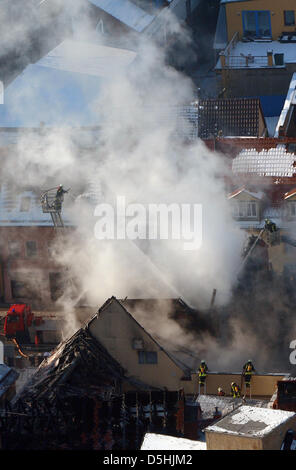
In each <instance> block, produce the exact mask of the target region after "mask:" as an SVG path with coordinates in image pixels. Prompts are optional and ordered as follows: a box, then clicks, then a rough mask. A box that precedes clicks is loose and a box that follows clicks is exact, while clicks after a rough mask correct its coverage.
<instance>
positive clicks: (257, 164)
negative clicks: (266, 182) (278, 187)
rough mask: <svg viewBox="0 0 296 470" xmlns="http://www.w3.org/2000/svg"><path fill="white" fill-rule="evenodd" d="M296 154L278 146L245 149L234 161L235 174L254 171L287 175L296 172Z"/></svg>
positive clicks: (267, 174) (290, 175) (262, 173)
mask: <svg viewBox="0 0 296 470" xmlns="http://www.w3.org/2000/svg"><path fill="white" fill-rule="evenodd" d="M294 162H295V155H294V154H293V153H288V152H287V151H286V149H285V147H282V146H278V147H277V148H271V149H269V150H264V149H263V150H262V151H261V152H257V151H256V150H255V149H244V150H242V151H241V152H240V153H239V155H238V156H237V157H235V158H234V160H233V162H232V171H233V173H234V174H241V173H243V174H246V173H254V174H256V175H260V176H286V177H292V176H293V175H294V174H295V166H294Z"/></svg>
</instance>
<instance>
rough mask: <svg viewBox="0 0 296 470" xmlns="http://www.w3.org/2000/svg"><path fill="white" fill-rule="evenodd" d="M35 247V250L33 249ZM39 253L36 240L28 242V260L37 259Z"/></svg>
mask: <svg viewBox="0 0 296 470" xmlns="http://www.w3.org/2000/svg"><path fill="white" fill-rule="evenodd" d="M30 244H31V245H30ZM33 244H34V245H33ZM33 246H34V247H35V248H33ZM37 252H38V248H37V242H36V241H34V240H29V241H27V242H26V256H27V258H36V256H37Z"/></svg>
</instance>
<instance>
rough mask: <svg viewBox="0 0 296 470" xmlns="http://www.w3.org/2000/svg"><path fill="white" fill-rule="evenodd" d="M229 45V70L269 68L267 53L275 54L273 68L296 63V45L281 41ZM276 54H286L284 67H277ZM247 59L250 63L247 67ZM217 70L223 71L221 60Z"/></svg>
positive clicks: (226, 53)
mask: <svg viewBox="0 0 296 470" xmlns="http://www.w3.org/2000/svg"><path fill="white" fill-rule="evenodd" d="M229 46H230V44H228V46H227V48H226V49H225V55H226V66H227V67H229V68H237V69H240V68H245V67H247V68H267V67H268V61H267V52H268V51H272V52H273V66H276V67H284V64H285V63H286V64H289V63H292V64H294V63H296V48H295V44H294V43H282V42H279V41H263V40H262V41H260V40H257V41H248V42H243V41H237V42H235V41H234V42H233V43H232V45H231V47H229ZM275 54H284V63H283V65H276V63H275V57H274V55H275ZM246 57H248V62H247V65H246ZM215 68H216V69H218V70H219V69H221V68H222V67H221V60H220V59H219V60H218V62H217V64H216V67H215Z"/></svg>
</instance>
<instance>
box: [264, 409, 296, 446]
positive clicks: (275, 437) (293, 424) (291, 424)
mask: <svg viewBox="0 0 296 470" xmlns="http://www.w3.org/2000/svg"><path fill="white" fill-rule="evenodd" d="M288 429H293V430H294V431H296V415H295V417H292V418H290V419H289V420H287V422H286V423H283V424H282V426H280V427H279V428H277V429H274V430H273V431H272V432H271V433H270V434H268V435H267V436H265V437H264V438H263V440H262V448H263V450H279V449H280V448H281V445H282V443H283V440H284V437H285V434H286V432H287V431H288Z"/></svg>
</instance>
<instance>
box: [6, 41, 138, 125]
mask: <svg viewBox="0 0 296 470" xmlns="http://www.w3.org/2000/svg"><path fill="white" fill-rule="evenodd" d="M135 57H136V53H135V52H132V51H128V50H124V49H116V48H113V47H106V46H101V45H99V44H95V43H89V42H82V41H73V40H66V41H64V42H63V43H61V44H60V45H59V46H58V47H56V48H55V49H53V50H52V51H51V52H49V54H48V55H47V56H46V57H44V58H42V59H41V60H40V61H39V62H37V63H36V64H31V65H29V66H28V67H26V69H25V70H24V72H23V73H22V74H20V75H19V76H18V77H17V78H16V79H15V80H14V81H13V82H12V83H11V84H10V85H9V86H8V87H7V90H6V93H5V102H4V105H2V106H1V107H0V126H1V127H16V128H19V127H39V126H40V123H41V122H43V123H44V125H45V126H63V127H65V126H74V127H80V126H97V125H99V124H100V115H99V114H98V112H97V111H96V109H95V107H94V106H92V103H94V102H95V101H96V100H97V99H98V96H99V95H100V93H101V90H102V87H103V85H104V83H106V82H107V79H108V78H110V77H112V76H114V75H117V76H118V75H119V74H120V73H121V72H124V71H125V69H126V68H127V67H128V66H129V65H130V64H131V63H132V62H133V60H134V59H135ZM49 103H50V106H49Z"/></svg>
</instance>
